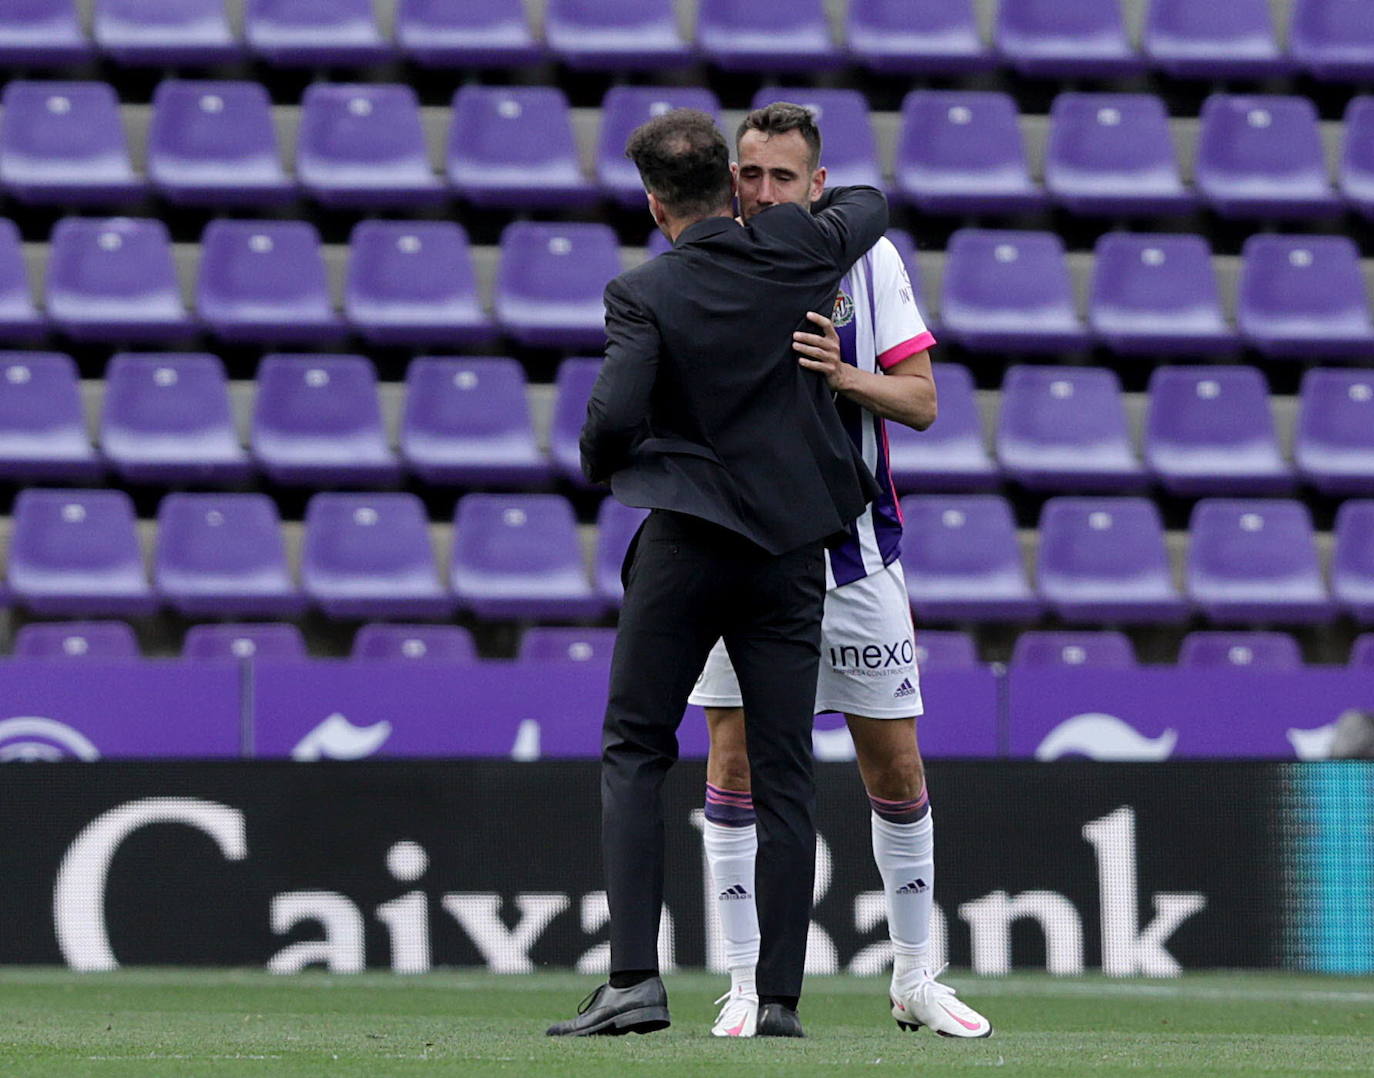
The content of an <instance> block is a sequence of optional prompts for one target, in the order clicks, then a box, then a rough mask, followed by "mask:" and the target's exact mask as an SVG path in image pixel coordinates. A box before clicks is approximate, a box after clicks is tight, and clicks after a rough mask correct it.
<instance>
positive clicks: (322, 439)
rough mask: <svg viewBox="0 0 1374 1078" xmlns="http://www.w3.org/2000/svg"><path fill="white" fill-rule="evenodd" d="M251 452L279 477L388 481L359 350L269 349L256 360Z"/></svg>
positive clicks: (377, 410)
mask: <svg viewBox="0 0 1374 1078" xmlns="http://www.w3.org/2000/svg"><path fill="white" fill-rule="evenodd" d="M253 456H254V458H256V460H257V462H258V465H259V467H260V468H261V469H262V471H263V472H264V473H266V474H267V475H268V476H269V477H271V478H272V479H273V480H275V481H276V482H278V483H305V484H311V485H322V484H330V483H334V484H346V485H349V486H373V485H377V486H388V485H391V484H394V483H395V482H397V481H398V480H399V479H400V474H401V470H400V464H399V462H398V461H397V459H396V456H395V454H394V453H393V452H392V450H391V446H390V444H389V443H388V441H387V435H386V430H385V428H384V427H383V424H382V410H381V405H380V402H379V401H378V398H377V372H376V370H375V369H374V367H373V366H372V362H371V361H370V360H368V359H365V358H363V357H362V356H324V355H297V356H287V355H270V356H264V357H263V360H262V364H261V366H259V367H258V379H257V399H256V401H255V403H254V409H253Z"/></svg>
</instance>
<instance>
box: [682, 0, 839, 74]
mask: <svg viewBox="0 0 1374 1078" xmlns="http://www.w3.org/2000/svg"><path fill="white" fill-rule="evenodd" d="M697 47H698V48H699V49H700V50H701V55H702V57H703V58H704V59H706V60H709V61H711V63H713V64H715V65H716V66H717V67H722V68H724V69H725V70H727V71H749V72H755V71H805V72H811V71H819V70H824V69H825V68H830V67H837V66H839V65H840V64H841V63H842V62H843V59H844V57H843V54H842V53H841V52H840V51H839V50H838V49H837V48H836V47H835V43H834V40H833V39H832V38H831V35H830V23H829V21H828V19H827V18H826V12H825V4H824V0H698V4H697Z"/></svg>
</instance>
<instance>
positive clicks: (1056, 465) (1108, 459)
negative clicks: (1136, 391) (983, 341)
mask: <svg viewBox="0 0 1374 1078" xmlns="http://www.w3.org/2000/svg"><path fill="white" fill-rule="evenodd" d="M997 459H998V460H999V461H1001V463H1002V470H1003V471H1004V472H1006V474H1007V475H1008V476H1009V477H1011V478H1012V479H1015V480H1016V481H1017V482H1019V483H1022V484H1023V485H1025V486H1027V487H1029V488H1031V489H1032V490H1083V491H1087V490H1094V491H1114V490H1130V489H1134V488H1138V487H1140V486H1142V485H1143V483H1144V478H1145V473H1144V470H1143V469H1142V468H1141V466H1140V462H1139V461H1138V460H1137V459H1136V455H1135V450H1134V449H1133V448H1132V447H1131V435H1130V431H1129V429H1128V427H1127V424H1126V405H1125V402H1124V401H1123V399H1122V396H1121V382H1120V380H1119V379H1118V378H1117V376H1116V374H1115V373H1114V372H1112V371H1110V370H1107V369H1106V368H1103V367H1031V366H1025V365H1017V366H1014V367H1011V368H1010V369H1009V370H1008V371H1007V374H1006V377H1005V379H1004V380H1003V382H1002V411H1001V414H1000V415H999V417H998V423H997Z"/></svg>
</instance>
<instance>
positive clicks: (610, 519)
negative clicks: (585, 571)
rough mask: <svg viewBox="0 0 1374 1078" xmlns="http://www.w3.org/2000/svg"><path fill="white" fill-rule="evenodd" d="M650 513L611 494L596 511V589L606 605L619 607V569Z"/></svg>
mask: <svg viewBox="0 0 1374 1078" xmlns="http://www.w3.org/2000/svg"><path fill="white" fill-rule="evenodd" d="M648 515H649V511H648V510H647V509H637V508H635V507H634V506H629V505H623V504H621V503H620V502H619V501H617V500H616V499H615V497H614V496H612V497H608V498H605V499H603V500H602V502H601V507H600V508H599V509H598V510H597V514H596V581H595V584H596V591H597V594H598V595H600V596H601V597H602V598H603V599H605V600H606V603H607V605H609V606H610V607H612V608H613V609H617V610H618V609H619V608H620V603H621V600H623V599H624V598H625V585H624V584H622V583H621V580H620V569H621V566H622V565H623V564H624V562H625V552H626V551H627V550H629V549H630V541H631V540H632V539H633V538H634V537H635V533H636V532H637V531H639V526H640V525H641V524H642V523H644V518H645V517H647V516H648Z"/></svg>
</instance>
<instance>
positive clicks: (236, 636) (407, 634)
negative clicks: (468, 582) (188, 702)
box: [13, 621, 615, 663]
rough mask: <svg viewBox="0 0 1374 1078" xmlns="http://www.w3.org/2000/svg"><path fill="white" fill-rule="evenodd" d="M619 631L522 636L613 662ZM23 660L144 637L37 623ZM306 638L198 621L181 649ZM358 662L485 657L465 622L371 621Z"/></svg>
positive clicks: (564, 655)
mask: <svg viewBox="0 0 1374 1078" xmlns="http://www.w3.org/2000/svg"><path fill="white" fill-rule="evenodd" d="M614 644H615V630H614V629H608V628H587V627H577V626H551V625H534V626H531V627H529V628H527V629H526V630H525V631H524V632H523V633H522V634H521V637H520V653H519V655H518V658H520V659H526V660H535V661H541V662H544V661H557V660H566V661H569V662H589V661H593V660H595V661H606V660H609V659H610V656H611V648H612V647H613V646H614ZM13 654H14V657H15V658H18V659H91V660H95V661H99V660H111V659H114V660H118V659H136V658H139V657H140V655H141V652H140V650H139V643H138V637H137V636H136V635H135V634H134V630H133V628H132V627H131V626H130V625H129V624H128V623H127V622H123V621H85V622H81V621H34V622H29V623H28V624H26V625H22V626H20V628H19V629H18V631H17V632H16V633H15V635H14V652H13ZM307 655H308V652H307V649H306V643H305V636H304V634H302V632H301V630H300V627H299V626H298V625H296V624H295V623H294V622H271V621H268V622H243V623H237V624H236V623H228V622H212V623H206V624H200V625H192V626H191V627H190V628H189V629H187V631H186V636H185V639H184V640H183V642H182V646H181V657H182V658H184V659H304V658H306V657H307ZM351 655H352V657H353V658H355V659H367V660H374V661H375V660H382V661H399V662H417V661H425V662H459V663H469V662H477V661H478V655H477V645H476V643H475V642H474V641H473V638H472V633H471V631H470V630H468V629H466V628H464V627H463V626H461V625H443V624H423V623H421V624H413V625H404V624H396V623H393V622H370V623H368V624H366V625H362V626H360V627H359V628H358V631H357V632H356V633H355V634H354V636H353V647H352V651H351Z"/></svg>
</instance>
